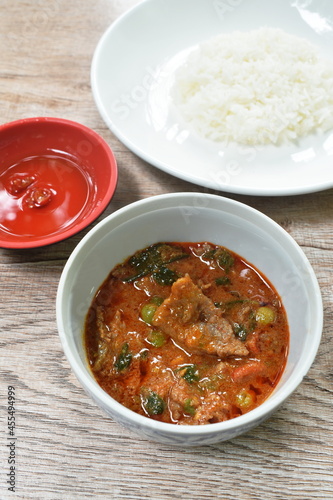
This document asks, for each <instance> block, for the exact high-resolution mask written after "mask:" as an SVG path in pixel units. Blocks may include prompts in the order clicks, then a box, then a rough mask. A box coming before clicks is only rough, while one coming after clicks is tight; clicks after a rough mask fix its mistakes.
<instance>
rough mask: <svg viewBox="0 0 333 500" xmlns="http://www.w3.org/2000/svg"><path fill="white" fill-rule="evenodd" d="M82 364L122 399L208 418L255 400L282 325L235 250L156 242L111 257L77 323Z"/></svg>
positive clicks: (280, 313)
mask: <svg viewBox="0 0 333 500" xmlns="http://www.w3.org/2000/svg"><path fill="white" fill-rule="evenodd" d="M85 342H86V350H87V355H88V359H89V363H90V367H91V370H92V372H93V374H94V376H95V378H96V380H97V382H98V383H99V384H100V386H101V387H102V388H103V389H104V390H105V391H106V392H107V393H108V394H110V395H111V396H112V397H113V398H114V399H116V400H117V401H118V402H120V403H122V404H123V405H124V406H126V407H127V408H130V409H131V410H133V411H135V412H137V413H139V414H141V415H145V416H147V417H150V418H153V419H155V420H160V421H163V422H169V423H174V424H187V425H195V424H199V425H200V424H208V423H215V422H221V421H224V420H228V419H231V418H234V417H237V416H239V415H242V414H244V413H246V412H248V411H250V410H252V409H253V408H256V407H257V406H258V405H260V404H261V403H262V402H263V401H264V400H265V399H266V398H267V397H268V396H269V395H270V394H271V392H272V391H273V389H274V387H275V386H276V384H277V382H278V381H279V378H280V376H281V374H282V372H283V370H284V367H285V364H286V358H287V353H288V346H289V329H288V322H287V318H286V313H285V310H284V308H283V305H282V303H281V300H280V298H279V296H278V294H277V292H276V291H275V290H274V288H273V286H272V285H271V284H270V283H269V282H268V280H267V279H266V278H265V277H264V276H262V275H261V274H260V273H259V271H258V270H257V269H255V268H254V267H253V266H252V265H250V264H249V263H247V262H246V261H244V259H242V258H241V257H240V256H238V255H236V254H235V253H233V252H231V251H229V250H227V249H225V248H223V247H219V246H217V245H214V244H211V243H207V242H202V243H158V244H156V245H152V246H151V247H148V248H146V249H144V250H141V251H139V252H137V253H136V254H134V256H132V257H131V258H129V259H127V260H126V261H125V262H124V263H122V264H119V265H118V266H116V267H115V268H114V269H113V270H112V271H111V273H110V274H109V276H108V277H107V279H106V280H105V282H104V283H103V285H102V286H101V287H100V289H99V290H98V293H97V294H96V296H95V298H94V300H93V303H92V305H91V307H90V310H89V313H88V315H87V319H86V328H85Z"/></svg>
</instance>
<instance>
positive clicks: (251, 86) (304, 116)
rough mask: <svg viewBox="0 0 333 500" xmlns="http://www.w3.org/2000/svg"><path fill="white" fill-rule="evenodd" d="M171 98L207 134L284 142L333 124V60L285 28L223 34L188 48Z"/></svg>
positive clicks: (227, 138) (237, 139) (247, 141)
mask: <svg viewBox="0 0 333 500" xmlns="http://www.w3.org/2000/svg"><path fill="white" fill-rule="evenodd" d="M173 98H174V101H175V103H176V105H177V106H178V108H179V110H180V112H181V114H182V116H183V117H184V119H185V120H186V122H188V124H189V125H190V126H191V127H193V129H194V130H196V131H197V132H198V133H199V134H200V135H201V136H203V137H205V138H207V139H210V140H213V141H218V142H223V143H228V142H229V141H234V142H237V143H241V144H251V145H260V144H268V143H274V144H281V143H283V142H288V141H292V140H295V139H298V138H300V137H302V136H305V135H307V134H309V133H311V132H314V131H319V132H324V131H327V130H328V129H330V128H332V127H333V62H332V61H330V60H328V59H324V58H322V57H321V56H320V54H319V51H318V49H317V48H316V47H315V46H313V45H312V44H310V43H309V42H308V41H307V40H305V39H302V38H299V37H296V36H293V35H290V34H287V33H285V32H284V31H282V30H280V29H274V28H261V29H258V30H255V31H251V32H247V33H245V32H238V31H237V32H233V33H230V34H222V35H219V36H217V37H214V38H213V39H211V40H208V41H207V42H204V43H202V44H201V45H200V46H199V47H198V48H197V49H196V50H195V51H193V52H191V53H190V55H189V56H188V59H187V61H186V62H185V64H184V65H183V66H181V67H180V68H179V69H178V70H177V72H176V76H175V84H174V87H173Z"/></svg>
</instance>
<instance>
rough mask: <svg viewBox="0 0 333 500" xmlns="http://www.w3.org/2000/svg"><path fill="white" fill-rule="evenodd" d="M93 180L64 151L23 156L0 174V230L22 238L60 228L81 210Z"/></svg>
mask: <svg viewBox="0 0 333 500" xmlns="http://www.w3.org/2000/svg"><path fill="white" fill-rule="evenodd" d="M91 191H92V182H91V179H90V178H89V177H88V175H87V174H86V173H85V171H84V170H83V168H82V167H81V166H80V165H78V163H77V162H76V161H75V159H73V158H72V157H69V156H68V155H66V154H65V153H61V152H58V151H57V152H54V153H53V152H52V154H45V155H41V156H32V157H28V158H24V159H22V160H21V161H19V162H17V163H15V164H14V165H10V166H9V167H8V168H6V169H5V170H4V171H3V172H2V173H1V174H0V229H2V230H3V231H5V232H7V233H9V234H13V235H20V236H22V237H26V236H34V237H41V236H46V235H51V234H55V233H57V232H59V231H60V230H63V229H64V228H65V227H68V226H70V225H71V224H73V223H74V222H75V220H76V219H77V218H78V216H79V215H80V214H81V213H82V211H83V210H84V208H85V206H86V204H87V202H88V198H89V195H90V193H91Z"/></svg>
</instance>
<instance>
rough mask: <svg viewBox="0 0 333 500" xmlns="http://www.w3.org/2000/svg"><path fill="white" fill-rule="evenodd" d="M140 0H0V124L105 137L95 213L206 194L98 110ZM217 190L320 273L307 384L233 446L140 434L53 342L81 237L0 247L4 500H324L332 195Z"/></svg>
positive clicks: (332, 315)
mask: <svg viewBox="0 0 333 500" xmlns="http://www.w3.org/2000/svg"><path fill="white" fill-rule="evenodd" d="M137 2H138V0H95V1H94V2H92V1H88V0H80V1H79V0H72V1H70V2H68V1H65V0H54V1H52V2H49V1H47V0H38V1H37V0H36V1H34V2H27V1H24V0H0V9H1V13H0V47H1V51H0V110H1V113H0V121H1V123H4V122H9V121H12V120H16V119H19V118H22V117H29V116H50V115H53V116H57V117H63V118H68V119H72V120H76V121H79V122H81V123H83V124H85V125H87V126H89V127H91V128H92V129H94V130H96V131H97V132H98V133H99V134H101V135H102V136H103V137H104V138H105V139H106V141H108V143H109V144H110V146H111V147H112V148H113V150H114V152H115V154H116V157H117V160H118V165H119V183H118V188H117V191H116V194H115V196H114V198H113V200H112V202H111V203H110V205H109V207H108V209H107V210H106V212H105V213H104V214H103V217H105V216H106V215H108V214H110V213H112V212H114V211H115V210H116V209H118V208H120V207H123V206H124V205H126V204H128V203H131V202H133V201H135V200H138V199H142V198H146V197H148V196H151V195H155V194H159V193H167V192H176V191H189V192H194V191H199V192H200V191H202V190H203V189H201V188H200V187H198V186H195V185H192V184H190V183H187V182H184V181H181V180H179V179H177V178H174V177H172V176H170V175H168V174H166V173H163V172H161V171H159V170H157V169H155V168H154V167H152V166H150V165H148V164H146V163H145V162H143V161H142V160H140V159H139V158H137V157H136V156H135V155H134V154H132V153H131V152H130V151H128V150H127V149H126V147H125V146H123V145H122V144H121V143H120V142H119V141H118V140H117V139H116V138H115V137H114V136H113V134H112V133H111V132H110V131H109V130H108V128H107V127H106V126H105V124H104V122H103V121H102V119H101V117H100V115H99V113H98V111H97V109H96V106H95V104H94V101H93V98H92V93H91V88H90V65H91V59H92V55H93V51H94V49H95V47H96V44H97V42H98V41H99V39H100V37H101V35H102V34H103V32H104V31H105V29H106V28H107V27H108V26H109V25H110V24H111V22H112V21H113V20H114V19H115V18H117V17H118V16H119V15H120V14H121V13H122V12H123V11H125V10H126V9H128V8H130V7H131V6H132V5H134V4H135V3H137ZM205 192H207V190H206V189H205ZM221 194H223V193H221ZM226 196H229V197H230V198H233V199H236V200H239V201H242V202H244V203H247V204H249V205H251V206H252V207H255V208H257V209H259V210H260V211H262V212H264V213H265V214H267V215H268V216H270V217H271V218H273V219H274V220H275V221H277V222H278V223H279V224H280V225H281V226H282V227H284V228H285V229H286V230H287V231H288V232H289V233H290V234H291V235H292V236H293V237H294V238H295V240H296V241H297V242H298V244H299V245H300V246H301V247H302V248H303V250H304V252H305V253H306V255H307V257H308V258H309V260H310V262H311V264H312V265H313V268H314V270H315V272H316V274H317V277H318V280H319V283H320V287H321V291H322V295H323V301H324V309H325V322H324V330H323V338H322V342H321V346H320V348H319V352H318V355H317V357H316V359H315V362H314V364H313V366H312V368H311V369H310V371H309V373H308V375H307V376H306V377H305V379H304V381H303V383H302V384H301V385H300V386H299V388H298V389H297V390H296V392H295V393H294V394H293V395H292V397H290V399H289V400H288V401H287V402H286V403H285V404H284V405H283V407H282V408H281V409H280V410H279V411H278V412H277V413H276V414H275V415H274V416H273V417H272V418H271V419H270V420H268V421H267V422H266V423H264V424H263V425H261V426H259V427H258V428H256V429H255V430H253V431H251V432H249V433H248V434H246V435H244V436H241V437H239V438H237V439H234V440H232V441H230V442H224V443H221V444H217V445H214V446H206V447H202V448H192V449H191V448H190V449H178V448H173V447H171V446H166V445H160V444H156V443H153V442H150V441H147V440H145V439H141V438H139V437H137V436H136V435H132V434H130V433H129V432H128V431H127V430H125V429H123V428H121V427H120V426H119V425H118V424H117V423H115V422H113V421H112V420H111V419H110V418H108V417H106V415H105V414H104V413H102V411H101V410H100V409H99V408H98V407H97V406H96V405H95V404H94V403H93V402H92V401H91V400H90V399H89V397H88V396H86V394H85V393H84V392H83V390H82V388H81V386H80V384H79V383H78V382H77V380H76V378H75V376H74V375H73V373H72V372H71V369H70V367H69V364H68V362H67V360H66V359H65V356H64V354H63V351H62V348H61V345H60V341H59V337H58V333H57V327H56V321H55V298H56V292H57V285H58V280H59V277H60V274H61V271H62V269H63V266H64V264H65V262H66V260H67V258H68V257H69V255H70V253H71V252H72V250H73V249H74V247H75V246H76V244H77V243H78V242H79V241H80V239H81V238H82V236H83V234H85V233H86V232H87V231H83V233H80V234H78V235H76V236H74V237H72V238H70V239H69V240H67V241H63V242H61V243H58V244H56V245H53V246H49V247H45V248H40V249H35V250H26V251H23V250H22V251H20V250H16V251H13V250H6V249H0V276H1V286H0V314H1V316H0V326H1V328H0V335H1V341H0V363H1V367H0V368H1V378H0V384H1V387H0V411H1V415H0V457H1V461H0V471H1V473H0V498H1V499H4V500H7V499H12V498H16V499H19V500H23V499H34V500H47V499H52V500H57V499H69V500H72V499H73V500H74V499H80V500H81V499H86V498H87V499H88V498H91V499H99V498H108V499H109V498H110V499H116V500H119V499H125V498H126V499H148V498H149V499H153V500H160V499H161V500H162V499H177V500H178V499H182V498H187V499H191V500H199V499H200V500H205V499H207V500H208V499H209V500H210V499H221V500H224V499H240V500H244V499H258V500H259V499H260V500H261V499H287V498H288V499H289V498H290V499H295V500H296V499H299V500H308V499H309V500H310V499H311V500H312V499H323V500H329V499H333V413H332V391H333V357H332V352H333V345H332V340H331V339H332V335H333V280H332V276H333V274H332V268H333V220H332V209H333V190H332V189H331V190H328V191H324V192H321V193H316V194H308V195H304V196H303V195H302V196H294V197H293V196H291V197H277V198H261V197H250V196H236V195H228V194H226ZM8 386H13V387H14V388H15V396H16V408H15V410H16V413H15V418H16V420H15V423H16V431H15V432H16V434H15V437H16V441H15V443H16V444H15V460H16V463H15V466H16V476H15V492H12V491H10V490H8V487H9V486H10V484H9V483H7V481H8V480H9V476H8V474H9V473H10V464H9V463H8V459H9V458H10V451H11V450H10V446H8V444H10V442H9V440H8V428H7V391H8Z"/></svg>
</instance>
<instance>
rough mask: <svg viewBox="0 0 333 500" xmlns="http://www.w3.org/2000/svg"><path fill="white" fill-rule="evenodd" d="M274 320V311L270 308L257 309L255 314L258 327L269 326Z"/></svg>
mask: <svg viewBox="0 0 333 500" xmlns="http://www.w3.org/2000/svg"><path fill="white" fill-rule="evenodd" d="M275 318H276V314H275V311H273V309H271V308H270V307H267V306H263V307H259V309H257V312H256V321H257V322H258V323H259V324H260V325H269V324H270V323H274V321H275Z"/></svg>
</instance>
